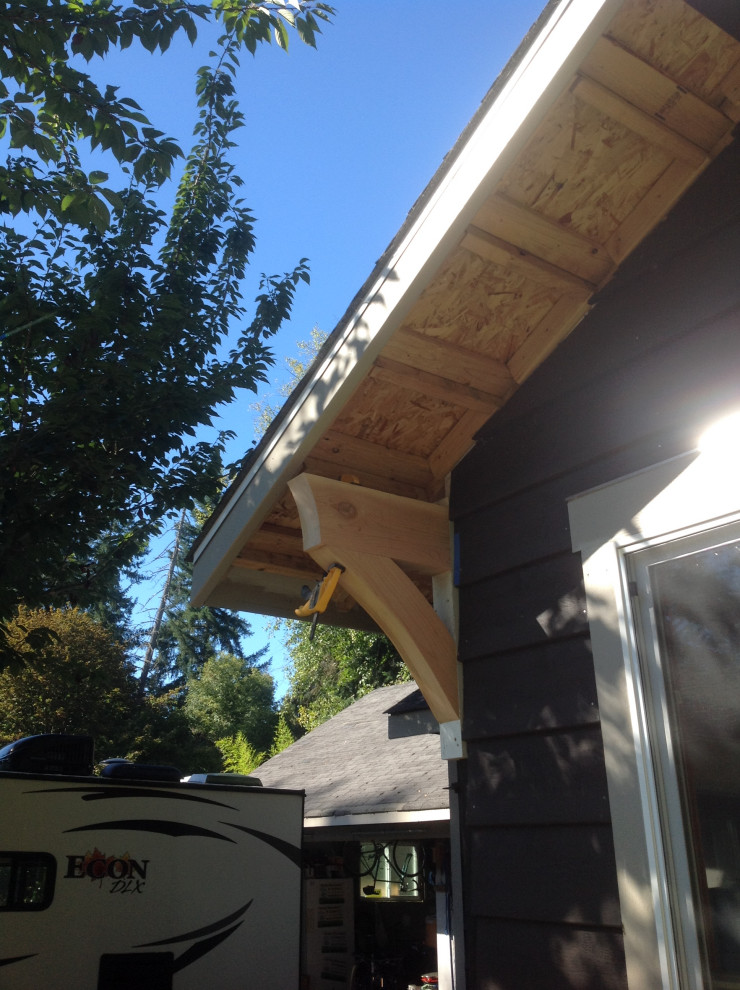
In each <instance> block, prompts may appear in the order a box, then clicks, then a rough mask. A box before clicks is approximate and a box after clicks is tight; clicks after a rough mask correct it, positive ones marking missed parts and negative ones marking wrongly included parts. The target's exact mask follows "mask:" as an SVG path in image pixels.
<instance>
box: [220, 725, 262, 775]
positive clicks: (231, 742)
mask: <svg viewBox="0 0 740 990" xmlns="http://www.w3.org/2000/svg"><path fill="white" fill-rule="evenodd" d="M216 745H217V746H218V748H219V750H220V752H221V757H222V760H223V767H224V770H225V771H226V772H227V773H246V774H250V773H252V771H253V770H256V769H257V767H258V766H259V765H260V763H262V762H263V761H264V759H265V754H264V753H260V752H258V751H257V750H256V749H255V747H254V746H253V745H252V744H251V743H250V742H249V740H248V739H247V737H246V736H245V735H244V733H243V732H237V734H236V735H235V736H231V737H230V738H226V739H219V740H218V741H217V742H216Z"/></svg>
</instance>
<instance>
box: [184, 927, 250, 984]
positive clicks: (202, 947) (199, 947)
mask: <svg viewBox="0 0 740 990" xmlns="http://www.w3.org/2000/svg"><path fill="white" fill-rule="evenodd" d="M241 924H242V923H241V921H240V922H239V923H238V924H236V925H234V926H233V927H232V928H229V929H227V930H226V931H225V932H221V934H220V935H212V936H211V937H210V938H207V939H206V940H205V941H204V942H196V944H195V945H191V946H190V948H189V949H186V950H185V952H183V954H182V955H181V956H180V958H179V959H176V960H175V963H174V965H173V967H172V972H173V973H177V972H178V971H179V970H181V969H185V967H186V966H190V965H191V963H194V962H195V961H196V959H200V958H201V957H202V956H205V955H206V953H208V952H210V951H211V950H212V949H215V948H216V946H217V945H220V944H221V942H223V941H224V940H225V939H227V938H228V937H229V935H232V934H233V933H234V932H235V931H236V930H237V928H240V927H241Z"/></svg>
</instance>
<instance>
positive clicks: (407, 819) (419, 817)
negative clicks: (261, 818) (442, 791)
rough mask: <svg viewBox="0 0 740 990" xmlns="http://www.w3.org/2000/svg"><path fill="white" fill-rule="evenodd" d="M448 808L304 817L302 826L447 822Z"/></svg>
mask: <svg viewBox="0 0 740 990" xmlns="http://www.w3.org/2000/svg"><path fill="white" fill-rule="evenodd" d="M449 820H450V809H449V808H436V809H432V810H431V811H386V812H382V813H379V814H366V815H323V816H322V817H321V818H304V819H303V825H304V828H307V829H311V828H326V827H327V826H332V827H335V828H338V827H339V826H341V825H354V826H361V827H363V828H364V827H365V826H367V825H416V824H418V823H419V822H448V821H449Z"/></svg>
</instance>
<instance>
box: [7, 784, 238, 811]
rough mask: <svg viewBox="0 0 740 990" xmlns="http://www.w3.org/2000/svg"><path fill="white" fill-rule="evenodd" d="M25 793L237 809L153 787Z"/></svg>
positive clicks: (59, 788) (76, 788) (67, 788)
mask: <svg viewBox="0 0 740 990" xmlns="http://www.w3.org/2000/svg"><path fill="white" fill-rule="evenodd" d="M25 793H26V794H82V800H83V801H110V800H114V799H115V800H120V799H121V798H142V797H143V798H167V800H168V801H189V802H191V803H195V804H212V805H214V807H216V808H228V810H229V811H238V808H237V807H236V805H233V804H225V803H224V802H223V801H214V800H213V799H212V798H206V797H198V796H197V795H195V794H182V793H181V792H180V791H158V790H154V789H153V788H150V787H148V788H144V787H119V786H118V785H116V788H115V790H113V789H112V788H109V787H99V788H98V787H53V788H52V787H46V788H38V789H37V790H33V791H26V792H25Z"/></svg>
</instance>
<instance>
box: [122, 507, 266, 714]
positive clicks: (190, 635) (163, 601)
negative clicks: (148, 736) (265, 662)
mask: <svg viewBox="0 0 740 990" xmlns="http://www.w3.org/2000/svg"><path fill="white" fill-rule="evenodd" d="M206 516H207V509H205V508H203V507H198V509H197V510H196V513H195V514H194V515H193V514H190V513H186V512H183V513H182V514H181V516H180V519H179V521H178V523H177V525H176V527H175V539H174V543H173V546H172V549H171V551H170V562H169V567H168V570H167V575H166V578H165V581H164V586H163V589H162V595H161V598H160V602H159V607H158V609H157V614H156V616H155V620H154V623H153V625H152V628H151V630H150V633H149V636H148V642H147V648H146V652H145V655H144V660H143V662H142V665H141V670H140V674H139V693H140V694H142V695H143V693H144V691H145V690H149V691H153V692H155V693H156V692H161V691H164V690H169V689H171V688H172V687H183V686H185V685H186V683H187V682H188V680H189V679H190V678H193V677H198V676H199V674H200V671H201V670H202V668H203V666H204V664H205V663H206V662H207V661H208V660H212V659H214V658H215V657H216V655H217V654H218V653H219V652H226V653H229V654H231V655H233V656H235V657H238V658H242V659H243V658H244V656H245V653H244V647H243V645H242V644H243V639H244V638H245V637H247V636H249V634H250V632H251V629H250V626H249V623H248V622H247V620H246V619H245V618H244V617H243V616H241V615H240V614H239V613H238V612H233V611H231V610H230V609H224V608H211V607H210V606H207V605H204V606H200V607H198V608H195V607H194V606H192V605H191V604H190V589H191V585H192V571H193V568H192V564H191V563H190V562H189V561H188V557H187V555H188V550H189V547H190V546H191V545H192V543H193V540H194V539H195V537H196V536H197V534H198V531H199V529H200V526H201V525H202V523H203V520H204V519H205V518H206Z"/></svg>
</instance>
